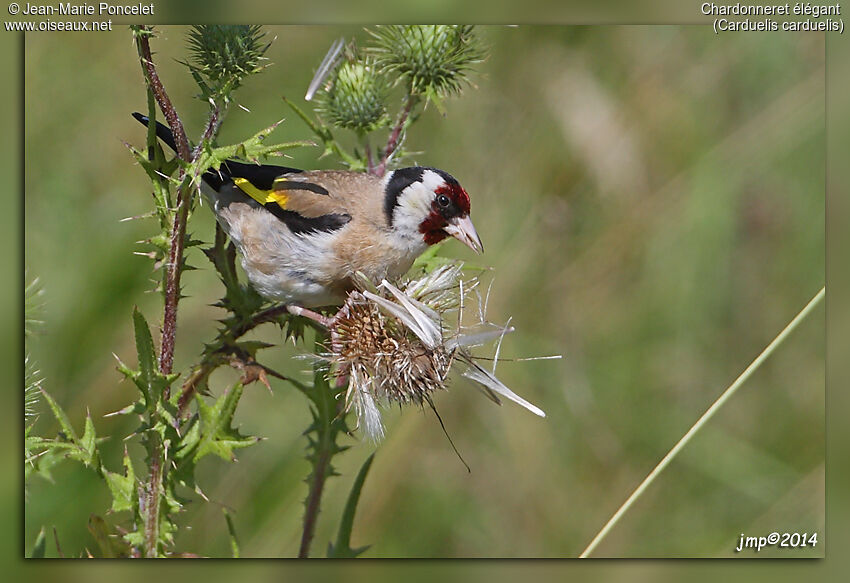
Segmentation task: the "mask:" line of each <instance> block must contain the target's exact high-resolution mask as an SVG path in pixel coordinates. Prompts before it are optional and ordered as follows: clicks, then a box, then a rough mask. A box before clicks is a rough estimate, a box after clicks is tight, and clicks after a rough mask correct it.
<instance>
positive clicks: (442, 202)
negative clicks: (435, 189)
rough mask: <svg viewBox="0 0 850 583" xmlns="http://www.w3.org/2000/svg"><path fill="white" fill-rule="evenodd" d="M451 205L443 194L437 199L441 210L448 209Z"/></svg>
mask: <svg viewBox="0 0 850 583" xmlns="http://www.w3.org/2000/svg"><path fill="white" fill-rule="evenodd" d="M451 203H452V201H451V200H449V197H447V196H446V195H445V194H441V195H439V196H438V197H437V204H438V205H440V206H441V207H443V208H446V207H448V206H449V205H450V204H451Z"/></svg>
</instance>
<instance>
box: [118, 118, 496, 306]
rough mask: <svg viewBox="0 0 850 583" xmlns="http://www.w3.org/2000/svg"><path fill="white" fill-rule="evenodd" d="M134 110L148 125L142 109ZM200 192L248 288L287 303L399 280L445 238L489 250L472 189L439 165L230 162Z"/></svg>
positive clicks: (322, 302) (321, 300) (324, 301)
mask: <svg viewBox="0 0 850 583" xmlns="http://www.w3.org/2000/svg"><path fill="white" fill-rule="evenodd" d="M133 117H134V118H135V119H136V120H138V121H139V122H141V123H142V124H144V125H145V126H147V125H148V123H149V120H148V117H147V116H145V115H142V114H140V113H133ZM156 134H157V137H158V138H159V139H160V140H161V141H162V142H164V143H165V144H166V145H168V146H169V147H170V148H171V149H172V150H174V151H175V152H176V151H177V147H176V144H175V141H174V136H173V135H172V132H171V130H170V129H169V128H168V127H166V126H165V125H163V124H161V123H159V122H156ZM201 192H202V194H203V195H204V197H205V198H206V199H207V200H208V202H209V204H210V206H211V207H212V210H213V212H214V213H215V216H216V219H217V220H218V223H219V224H220V225H221V227H222V229H223V230H224V231H225V233H227V235H228V236H229V237H230V240H231V241H232V242H233V243H234V244H235V246H236V248H237V250H238V251H239V254H240V256H241V264H242V267H243V269H244V271H245V274H246V275H247V277H248V281H249V282H250V283H251V285H252V287H253V288H254V289H255V290H256V291H257V292H258V293H259V294H260V295H261V296H263V297H264V298H266V299H268V300H271V301H276V302H282V303H284V304H291V305H296V306H300V307H304V308H312V307H325V306H333V305H339V304H341V303H342V302H344V300H345V297H346V295H347V293H348V292H350V291H351V290H353V289H355V287H356V283H355V282H356V279H357V278H358V277H360V276H365V277H366V278H368V279H369V280H370V281H372V282H373V283H378V282H381V281H383V280H385V279H387V280H392V279H396V278H399V277H401V276H403V275H404V274H405V273H406V272H407V271H408V270H409V269H410V267H411V266H412V264H413V262H414V260H415V259H416V258H417V257H418V256H419V255H421V254H422V253H423V252H424V251H425V250H426V249H427V248H428V247H429V246H431V245H433V244H435V243H438V242H440V241H442V240H443V239H446V238H447V237H454V238H455V239H457V240H459V241H461V242H462V243H464V244H465V245H467V246H468V247H469V248H471V249H472V250H473V251H475V252H476V253H482V252H483V251H484V247H483V245H482V243H481V238H480V237H479V236H478V233H477V231H476V230H475V226H474V225H473V223H472V219H471V218H470V200H469V195H468V194H467V192H466V190H464V188H463V187H462V186H461V185H460V183H459V182H458V181H457V180H456V179H455V178H454V177H453V176H451V175H450V174H449V173H447V172H445V171H443V170H439V169H437V168H431V167H427V166H411V167H407V168H399V169H396V170H391V171H389V172H387V173H386V174H385V175H384V176H383V177H378V176H373V175H371V174H368V173H366V172H357V171H352V170H299V169H297V168H288V167H285V166H275V165H271V164H253V163H246V162H239V161H238V160H227V161H225V162H223V163H222V164H221V166H220V168H219V169H218V170H214V169H210V170H207V171H206V172H205V173H204V174H203V176H202V185H201Z"/></svg>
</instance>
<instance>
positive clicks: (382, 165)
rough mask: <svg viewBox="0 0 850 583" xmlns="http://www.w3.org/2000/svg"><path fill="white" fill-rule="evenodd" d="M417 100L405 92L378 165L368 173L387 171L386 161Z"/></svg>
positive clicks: (394, 148) (399, 138)
mask: <svg viewBox="0 0 850 583" xmlns="http://www.w3.org/2000/svg"><path fill="white" fill-rule="evenodd" d="M417 101H418V97H417V96H416V95H415V94H413V93H408V94H407V99H406V100H405V102H404V107H403V108H402V110H401V113H399V116H398V120H396V124H395V127H393V130H392V132H390V137H389V139H388V140H387V146H386V148H384V154H383V156H381V161H380V162H379V163H378V165H377V166H376V167H375V168H373V169H372V170H371V171H370V173H371V174H373V175H375V176H383V175H384V174H386V172H387V163H388V162H389V159H390V157H391V156H392V155H393V154H394V153H395V151H396V150H397V149H398V147H399V144H400V142H401V136H402V133H403V132H404V128H405V127H406V126H407V119H408V118H409V117H410V112H411V111H412V110H413V106H414V105H416V102H417Z"/></svg>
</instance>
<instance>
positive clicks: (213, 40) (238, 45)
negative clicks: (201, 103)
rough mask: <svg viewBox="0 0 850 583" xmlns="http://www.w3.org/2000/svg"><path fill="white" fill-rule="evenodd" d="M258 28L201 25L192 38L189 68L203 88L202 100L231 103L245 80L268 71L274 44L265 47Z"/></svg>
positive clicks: (193, 31) (256, 26) (190, 37)
mask: <svg viewBox="0 0 850 583" xmlns="http://www.w3.org/2000/svg"><path fill="white" fill-rule="evenodd" d="M264 35H265V33H263V31H262V28H261V27H260V26H258V25H223V24H201V25H196V26H193V27H192V30H191V32H190V33H189V36H188V45H189V50H190V51H191V56H190V58H189V60H188V61H187V62H185V63H184V64H185V65H186V66H187V67H189V70H190V71H191V73H192V76H193V77H194V78H195V81H196V82H197V83H198V85H199V86H200V87H201V91H202V94H201V98H202V99H204V100H205V101H206V100H209V99H213V100H215V101H218V100H219V99H223V100H224V101H228V100H229V96H230V94H231V93H232V92H233V91H234V90H236V89H238V88H239V86H240V85H241V84H242V80H243V79H245V78H246V77H248V76H249V75H252V74H254V73H258V72H259V71H261V70H262V69H264V68H265V66H266V65H265V64H264V61H266V58H265V57H264V56H263V55H264V54H265V52H266V50H268V48H269V45H270V44H271V43H266V44H263V36H264Z"/></svg>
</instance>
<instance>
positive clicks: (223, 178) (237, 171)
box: [133, 112, 301, 190]
mask: <svg viewBox="0 0 850 583" xmlns="http://www.w3.org/2000/svg"><path fill="white" fill-rule="evenodd" d="M133 117H134V118H136V120H137V121H138V122H139V123H141V124H142V125H144V126H145V127H148V125H149V124H150V119H149V118H148V116H146V115H142V114H141V113H139V112H135V113H133ZM156 137H158V138H159V139H160V140H162V141H163V142H165V144H166V145H167V146H168V147H169V148H171V149H172V150H174V152H175V153H176V152H177V144H176V142H175V141H174V134H172V133H171V130H170V129H169V128H168V126H165V125H163V124H161V123H159V122H156ZM297 172H301V170H299V169H298V168H288V167H286V166H272V165H271V164H263V165H259V164H245V163H244V162H237V161H235V160H228V161H227V162H223V163H222V164H221V166H220V168H219V169H218V170H217V171H216V170H213V169H209V170H207V171H206V172H204V175H203V176H202V178H203V179H204V182H206V183H207V184H209V185H210V186H211V187H212V188H213V190H218V189H219V188H221V185H222V184H223V183H224V182H227V181H228V180H230V179H232V178H234V177H239V178H247V179H248V180H249V181H250V182H251V184H253V185H254V186H256V187H257V188H259V189H260V190H269V189H271V188H272V186H273V185H274V181H275V179H276V178H277V177H278V176H281V175H283V174H292V173H297Z"/></svg>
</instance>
